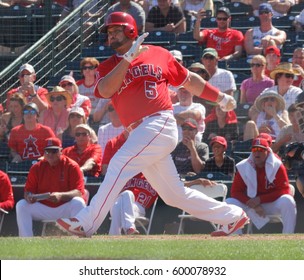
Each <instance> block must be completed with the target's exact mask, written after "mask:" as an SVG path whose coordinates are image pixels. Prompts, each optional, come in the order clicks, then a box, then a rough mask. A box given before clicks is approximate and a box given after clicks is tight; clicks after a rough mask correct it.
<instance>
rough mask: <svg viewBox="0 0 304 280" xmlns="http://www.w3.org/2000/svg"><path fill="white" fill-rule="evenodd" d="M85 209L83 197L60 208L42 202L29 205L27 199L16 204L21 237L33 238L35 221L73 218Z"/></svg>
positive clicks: (76, 198)
mask: <svg viewBox="0 0 304 280" xmlns="http://www.w3.org/2000/svg"><path fill="white" fill-rule="evenodd" d="M84 207H85V202H84V200H83V198H81V197H74V198H73V199H72V200H70V201H68V202H66V203H64V204H62V205H60V206H58V207H49V206H46V205H44V204H42V203H40V202H35V203H28V202H27V201H26V200H25V199H21V200H19V201H18V203H17V204H16V215H17V225H18V230H19V236H20V237H32V236H33V221H41V220H54V221H56V220H57V219H59V218H71V217H74V216H75V215H76V214H77V213H78V212H79V211H80V210H81V209H83V208H84Z"/></svg>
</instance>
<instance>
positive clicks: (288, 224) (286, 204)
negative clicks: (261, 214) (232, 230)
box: [226, 194, 297, 234]
mask: <svg viewBox="0 0 304 280" xmlns="http://www.w3.org/2000/svg"><path fill="white" fill-rule="evenodd" d="M226 202H227V203H231V204H233V205H237V206H239V207H241V208H242V209H243V210H244V211H245V212H247V211H248V210H249V207H248V206H247V205H246V204H244V203H242V202H240V201H239V200H237V199H235V198H232V197H229V198H227V199H226ZM261 206H262V207H263V209H264V211H265V214H266V215H281V216H282V222H283V231H282V233H285V234H288V233H294V230H295V227H296V220H297V206H296V202H295V200H294V198H293V197H292V196H291V195H289V194H284V195H282V196H280V197H279V198H278V199H277V200H275V201H273V202H268V203H262V204H261ZM247 214H248V217H249V218H250V212H249V213H247ZM252 220H254V219H252ZM237 233H239V234H240V233H242V230H239V231H237Z"/></svg>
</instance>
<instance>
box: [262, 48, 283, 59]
mask: <svg viewBox="0 0 304 280" xmlns="http://www.w3.org/2000/svg"><path fill="white" fill-rule="evenodd" d="M270 53H274V54H275V55H276V56H278V57H280V56H281V51H280V49H279V48H277V47H276V46H269V47H267V48H266V50H265V56H266V55H267V54H270Z"/></svg>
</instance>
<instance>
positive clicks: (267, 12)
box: [259, 11, 270, 15]
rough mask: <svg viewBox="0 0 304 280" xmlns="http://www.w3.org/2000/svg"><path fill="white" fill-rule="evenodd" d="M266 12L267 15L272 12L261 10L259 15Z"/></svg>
mask: <svg viewBox="0 0 304 280" xmlns="http://www.w3.org/2000/svg"><path fill="white" fill-rule="evenodd" d="M264 14H267V15H268V14H270V12H269V11H260V12H259V15H264Z"/></svg>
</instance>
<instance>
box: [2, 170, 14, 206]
mask: <svg viewBox="0 0 304 280" xmlns="http://www.w3.org/2000/svg"><path fill="white" fill-rule="evenodd" d="M0 186H1V188H0V211H1V209H3V210H5V211H9V210H12V209H13V207H14V205H15V200H14V194H13V187H12V184H11V181H10V179H9V177H8V176H7V174H6V173H4V172H3V171H1V170H0Z"/></svg>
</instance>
